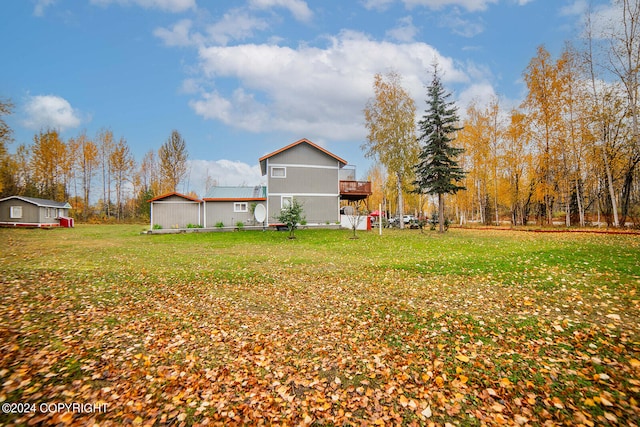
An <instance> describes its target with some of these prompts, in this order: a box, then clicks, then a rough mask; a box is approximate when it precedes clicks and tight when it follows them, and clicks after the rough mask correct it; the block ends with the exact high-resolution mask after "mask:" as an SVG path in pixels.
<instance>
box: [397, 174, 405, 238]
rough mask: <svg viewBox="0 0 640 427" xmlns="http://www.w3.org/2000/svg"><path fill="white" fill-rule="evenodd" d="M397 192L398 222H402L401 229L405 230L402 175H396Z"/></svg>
mask: <svg viewBox="0 0 640 427" xmlns="http://www.w3.org/2000/svg"><path fill="white" fill-rule="evenodd" d="M396 178H397V182H396V186H397V190H398V221H399V222H400V228H401V229H404V202H403V200H402V176H401V175H400V173H397V174H396Z"/></svg>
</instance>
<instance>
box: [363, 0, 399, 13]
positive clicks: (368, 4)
mask: <svg viewBox="0 0 640 427" xmlns="http://www.w3.org/2000/svg"><path fill="white" fill-rule="evenodd" d="M394 1H395V0H362V5H363V6H364V7H365V9H369V10H378V11H384V10H387V8H388V7H389V6H391V5H392V4H393V2H394Z"/></svg>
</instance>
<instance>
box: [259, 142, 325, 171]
mask: <svg viewBox="0 0 640 427" xmlns="http://www.w3.org/2000/svg"><path fill="white" fill-rule="evenodd" d="M269 162H270V163H286V164H303V165H316V166H338V161H337V160H336V159H334V158H333V157H331V156H329V155H328V154H326V153H323V152H322V151H320V150H318V149H316V148H315V147H312V146H310V145H309V144H298V145H296V146H294V147H291V148H289V149H288V150H286V151H282V152H281V153H278V154H275V155H273V156H272V157H270V158H269Z"/></svg>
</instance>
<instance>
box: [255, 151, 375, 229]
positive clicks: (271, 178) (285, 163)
mask: <svg viewBox="0 0 640 427" xmlns="http://www.w3.org/2000/svg"><path fill="white" fill-rule="evenodd" d="M259 162H260V169H261V171H262V175H263V176H265V175H266V177H267V220H268V221H269V222H270V223H276V222H277V219H276V217H277V216H278V214H279V213H280V211H281V210H282V208H284V207H286V206H287V205H288V204H289V203H291V201H292V200H293V199H296V200H297V201H298V202H300V203H301V204H302V205H303V209H304V216H305V219H306V221H307V223H308V224H334V223H339V222H340V200H341V199H347V200H360V199H364V198H366V197H367V196H369V195H370V194H371V184H370V183H369V182H360V181H356V180H355V171H354V170H353V169H348V168H347V169H344V168H345V166H347V161H346V160H344V159H342V158H340V157H338V156H336V155H335V154H333V153H330V152H329V151H327V150H325V149H324V148H322V147H320V146H318V145H316V144H314V143H313V142H311V141H309V140H308V139H300V140H298V141H296V142H294V143H292V144H289V145H287V146H286V147H283V148H281V149H279V150H277V151H274V152H272V153H269V154H267V155H265V156H262V157H261V158H260V159H259Z"/></svg>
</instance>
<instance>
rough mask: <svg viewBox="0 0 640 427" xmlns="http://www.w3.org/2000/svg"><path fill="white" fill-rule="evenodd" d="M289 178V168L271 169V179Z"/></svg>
mask: <svg viewBox="0 0 640 427" xmlns="http://www.w3.org/2000/svg"><path fill="white" fill-rule="evenodd" d="M286 177H287V168H285V167H280V166H279V167H276V166H274V167H272V168H271V178H286Z"/></svg>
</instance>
